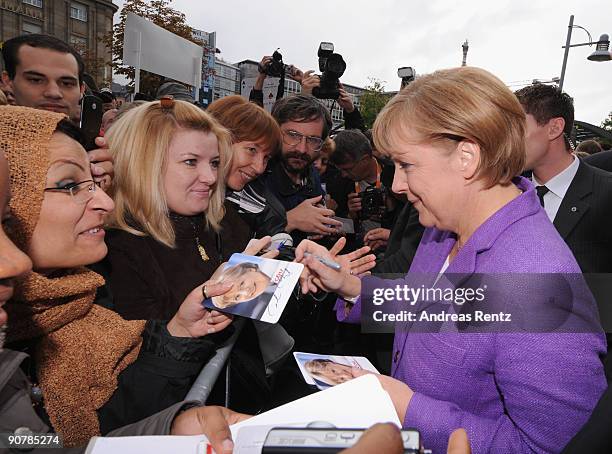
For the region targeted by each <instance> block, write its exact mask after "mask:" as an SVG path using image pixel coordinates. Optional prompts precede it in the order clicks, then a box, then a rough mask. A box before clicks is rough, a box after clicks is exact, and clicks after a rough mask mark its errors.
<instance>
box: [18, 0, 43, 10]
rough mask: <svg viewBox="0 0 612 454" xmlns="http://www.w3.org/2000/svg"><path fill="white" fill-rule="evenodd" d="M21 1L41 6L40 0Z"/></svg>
mask: <svg viewBox="0 0 612 454" xmlns="http://www.w3.org/2000/svg"><path fill="white" fill-rule="evenodd" d="M23 3H25V4H26V5H32V6H36V7H37V8H42V7H43V4H42V0H23Z"/></svg>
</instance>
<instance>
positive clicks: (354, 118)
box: [301, 42, 366, 131]
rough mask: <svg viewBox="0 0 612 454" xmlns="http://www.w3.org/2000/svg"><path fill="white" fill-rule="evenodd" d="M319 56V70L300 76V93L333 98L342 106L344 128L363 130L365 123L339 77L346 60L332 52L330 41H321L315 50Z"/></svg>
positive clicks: (332, 47)
mask: <svg viewBox="0 0 612 454" xmlns="http://www.w3.org/2000/svg"><path fill="white" fill-rule="evenodd" d="M317 56H318V57H319V71H321V75H320V76H319V75H317V74H314V71H306V72H305V73H304V74H303V76H302V81H301V84H302V93H303V94H312V95H313V96H314V97H315V98H318V99H333V100H335V101H337V102H338V105H339V106H340V107H342V109H343V113H344V122H345V129H359V130H361V131H365V130H366V127H365V123H364V122H363V118H362V117H361V113H360V112H359V110H358V109H356V108H355V105H354V104H353V100H352V99H351V95H350V94H349V93H348V92H347V91H346V90H345V89H344V86H343V85H342V83H341V82H340V77H342V75H343V74H344V71H345V70H346V62H345V61H344V59H343V58H342V55H340V54H337V53H334V45H333V44H332V43H327V42H322V43H321V44H320V45H319V50H318V52H317Z"/></svg>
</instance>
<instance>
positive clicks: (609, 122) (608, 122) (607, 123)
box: [601, 112, 612, 131]
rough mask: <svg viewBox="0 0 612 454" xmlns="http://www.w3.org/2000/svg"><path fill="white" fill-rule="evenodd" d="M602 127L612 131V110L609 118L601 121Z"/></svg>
mask: <svg viewBox="0 0 612 454" xmlns="http://www.w3.org/2000/svg"><path fill="white" fill-rule="evenodd" d="M601 127H602V128H603V129H607V130H608V131H612V112H610V113H609V114H608V118H606V119H605V120H604V121H602V122H601Z"/></svg>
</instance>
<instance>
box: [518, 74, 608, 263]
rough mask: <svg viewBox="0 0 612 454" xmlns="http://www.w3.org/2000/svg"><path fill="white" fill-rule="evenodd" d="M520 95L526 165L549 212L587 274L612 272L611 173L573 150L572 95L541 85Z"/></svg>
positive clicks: (521, 91)
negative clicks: (523, 118)
mask: <svg viewBox="0 0 612 454" xmlns="http://www.w3.org/2000/svg"><path fill="white" fill-rule="evenodd" d="M516 95H517V97H518V98H519V101H520V102H521V104H522V105H523V108H524V109H525V113H526V114H527V132H526V133H527V164H526V168H527V169H529V170H532V172H533V174H532V181H533V183H534V185H535V186H536V188H537V191H538V196H539V197H540V201H541V202H542V205H543V206H544V209H545V210H546V214H548V217H549V218H550V220H551V221H553V223H554V225H555V227H556V228H557V231H558V232H559V234H560V235H561V236H562V237H563V239H564V240H565V241H566V243H567V244H568V246H569V247H570V249H571V250H572V252H573V253H574V256H575V257H576V260H577V262H578V264H579V265H580V268H581V269H582V272H583V273H612V173H610V172H605V171H603V170H600V169H596V168H594V167H592V166H590V165H588V164H585V163H584V162H582V161H580V160H579V159H578V158H577V157H576V156H575V155H574V154H573V153H572V145H571V143H570V140H569V136H570V133H571V131H572V126H573V122H574V105H573V100H572V98H571V97H570V96H568V95H567V94H566V93H562V92H560V91H559V90H557V88H556V87H551V86H548V85H542V84H539V85H531V86H529V87H525V88H523V89H521V90H519V91H517V92H516Z"/></svg>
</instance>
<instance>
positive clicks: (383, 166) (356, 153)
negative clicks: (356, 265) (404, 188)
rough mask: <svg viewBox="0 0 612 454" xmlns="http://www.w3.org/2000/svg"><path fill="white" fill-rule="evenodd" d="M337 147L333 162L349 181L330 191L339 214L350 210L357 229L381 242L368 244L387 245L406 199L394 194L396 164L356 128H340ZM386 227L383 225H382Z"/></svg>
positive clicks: (343, 177) (374, 247)
mask: <svg viewBox="0 0 612 454" xmlns="http://www.w3.org/2000/svg"><path fill="white" fill-rule="evenodd" d="M334 142H335V144H336V149H335V151H334V153H333V154H332V155H331V156H330V162H331V163H332V164H333V165H334V166H335V167H336V168H337V169H338V170H339V171H340V175H341V177H342V179H343V180H344V181H345V182H346V181H347V180H348V185H347V184H346V183H344V184H342V183H340V182H336V184H332V185H330V189H329V191H330V194H331V196H332V198H333V199H334V200H335V201H336V202H337V203H338V213H340V214H342V215H345V213H347V214H348V215H349V216H350V217H351V218H353V219H355V220H356V221H358V223H359V224H358V230H359V231H360V232H361V233H363V234H368V233H369V232H372V231H374V230H375V231H376V232H374V233H373V234H374V235H375V236H377V238H378V239H379V240H381V241H377V242H376V244H375V243H374V241H373V242H372V243H370V244H368V243H366V245H368V246H371V247H372V249H376V248H377V247H378V246H383V245H385V244H386V240H388V238H389V234H390V230H389V229H390V227H391V224H392V222H393V219H394V217H395V214H396V210H397V209H398V207H399V208H400V209H401V207H400V205H401V206H403V204H404V203H405V202H404V200H403V199H402V200H398V199H395V198H393V197H392V193H391V184H392V182H393V165H392V164H391V163H389V162H385V160H383V159H379V158H377V157H375V156H374V154H373V152H372V145H371V143H370V141H369V140H368V138H367V137H366V136H365V135H364V134H363V133H362V132H361V131H359V130H357V129H348V130H344V131H340V132H339V133H338V134H336V136H335V137H334ZM381 227H384V228H381Z"/></svg>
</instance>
